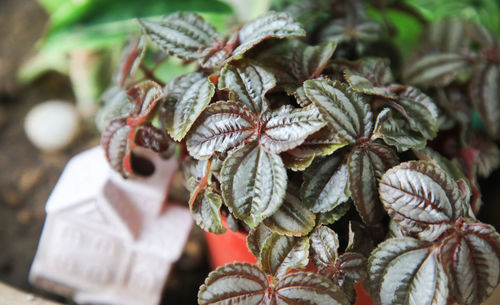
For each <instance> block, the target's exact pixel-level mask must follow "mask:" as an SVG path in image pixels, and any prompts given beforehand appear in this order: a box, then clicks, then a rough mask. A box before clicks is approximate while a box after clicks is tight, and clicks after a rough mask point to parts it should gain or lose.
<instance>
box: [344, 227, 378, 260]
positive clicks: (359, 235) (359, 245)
mask: <svg viewBox="0 0 500 305" xmlns="http://www.w3.org/2000/svg"><path fill="white" fill-rule="evenodd" d="M373 248H374V244H373V239H372V237H371V236H370V229H369V228H367V227H366V226H365V225H364V224H362V223H360V222H357V221H349V240H348V242H347V247H346V249H345V252H357V253H359V254H362V255H364V256H366V257H368V256H370V253H371V252H372V250H373Z"/></svg>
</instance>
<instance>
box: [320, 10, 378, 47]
mask: <svg viewBox="0 0 500 305" xmlns="http://www.w3.org/2000/svg"><path fill="white" fill-rule="evenodd" d="M356 13H357V12H356ZM382 31H383V30H382V26H381V25H380V23H378V22H376V21H374V20H370V19H366V18H359V16H356V17H355V16H352V13H351V14H349V13H348V15H347V16H346V17H345V18H334V19H333V20H332V21H331V22H329V23H328V24H326V25H325V26H324V27H323V29H322V31H321V32H320V33H319V36H320V39H321V41H331V40H333V41H336V42H337V43H341V42H358V43H366V42H370V41H375V40H378V39H379V38H380V35H381V34H382Z"/></svg>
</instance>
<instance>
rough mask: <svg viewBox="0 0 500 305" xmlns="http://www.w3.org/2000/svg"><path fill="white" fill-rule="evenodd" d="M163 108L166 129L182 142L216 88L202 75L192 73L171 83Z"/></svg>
mask: <svg viewBox="0 0 500 305" xmlns="http://www.w3.org/2000/svg"><path fill="white" fill-rule="evenodd" d="M165 92H166V97H165V100H164V102H163V104H162V107H161V116H162V120H163V123H164V124H165V128H166V129H167V131H168V133H169V134H170V136H172V138H173V139H174V140H176V141H180V140H182V139H183V138H184V137H185V136H186V134H187V133H188V131H189V129H190V128H191V126H192V125H193V124H194V122H195V121H196V119H197V118H198V116H200V114H201V113H202V111H203V110H204V109H205V108H206V107H207V105H208V103H209V102H210V100H211V99H212V96H213V95H214V93H215V86H214V85H213V84H212V83H211V82H210V81H209V80H208V78H207V77H206V76H205V75H203V74H201V73H198V72H196V73H190V74H186V75H183V76H180V77H177V78H175V79H173V80H172V81H170V82H169V83H168V84H167V86H166V88H165Z"/></svg>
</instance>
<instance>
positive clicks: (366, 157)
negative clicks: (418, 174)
mask: <svg viewBox="0 0 500 305" xmlns="http://www.w3.org/2000/svg"><path fill="white" fill-rule="evenodd" d="M397 162H398V157H397V155H396V153H395V152H394V150H393V149H392V148H390V147H389V146H386V145H383V144H377V143H371V142H367V143H364V144H361V145H357V146H356V147H355V148H354V149H353V150H352V152H351V153H350V155H349V159H348V161H347V166H348V169H349V174H348V176H349V189H350V192H351V197H352V200H353V202H354V206H355V207H356V209H357V210H358V213H359V215H360V216H361V218H362V219H363V221H364V222H365V223H367V224H376V223H378V222H379V221H380V220H381V218H382V217H383V216H384V209H383V208H382V205H381V204H380V202H379V200H378V196H377V193H378V181H379V179H380V177H382V175H383V173H385V171H386V170H388V169H389V168H391V167H393V166H394V165H396V164H397Z"/></svg>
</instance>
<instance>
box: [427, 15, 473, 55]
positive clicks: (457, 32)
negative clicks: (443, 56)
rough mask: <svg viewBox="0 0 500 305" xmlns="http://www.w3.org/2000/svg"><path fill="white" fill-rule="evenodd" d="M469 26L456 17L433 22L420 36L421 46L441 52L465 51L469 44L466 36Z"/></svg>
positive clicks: (466, 22)
mask: <svg viewBox="0 0 500 305" xmlns="http://www.w3.org/2000/svg"><path fill="white" fill-rule="evenodd" d="M470 26H471V24H470V23H469V22H468V21H466V20H464V19H461V18H456V17H454V18H453V17H452V18H446V19H443V20H438V21H435V22H433V23H432V24H431V25H430V26H429V28H428V29H426V31H425V33H424V34H423V35H422V38H424V41H423V44H425V45H427V46H431V47H432V48H433V49H435V50H439V51H441V52H455V53H458V52H462V51H466V50H467V49H468V48H469V46H470V43H471V40H470V37H469V35H467V34H466V33H467V32H468V30H469V28H470ZM464 34H465V35H464Z"/></svg>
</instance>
